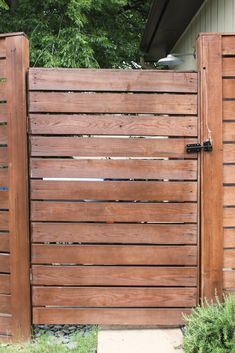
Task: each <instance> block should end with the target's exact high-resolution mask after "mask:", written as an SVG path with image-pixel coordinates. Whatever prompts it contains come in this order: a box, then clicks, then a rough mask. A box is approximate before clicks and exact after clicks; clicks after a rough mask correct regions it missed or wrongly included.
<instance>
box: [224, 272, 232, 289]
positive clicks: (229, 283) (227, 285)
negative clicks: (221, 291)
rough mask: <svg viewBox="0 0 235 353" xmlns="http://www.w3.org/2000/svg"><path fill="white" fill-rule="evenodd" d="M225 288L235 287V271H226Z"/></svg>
mask: <svg viewBox="0 0 235 353" xmlns="http://www.w3.org/2000/svg"><path fill="white" fill-rule="evenodd" d="M224 288H235V271H224Z"/></svg>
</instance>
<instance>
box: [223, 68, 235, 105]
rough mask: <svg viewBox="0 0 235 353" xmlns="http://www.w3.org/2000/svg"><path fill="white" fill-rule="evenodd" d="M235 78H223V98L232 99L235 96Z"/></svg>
mask: <svg viewBox="0 0 235 353" xmlns="http://www.w3.org/2000/svg"><path fill="white" fill-rule="evenodd" d="M234 76H235V67H234ZM234 89H235V80H234V79H230V78H229V79H223V98H224V99H232V98H235V93H234Z"/></svg>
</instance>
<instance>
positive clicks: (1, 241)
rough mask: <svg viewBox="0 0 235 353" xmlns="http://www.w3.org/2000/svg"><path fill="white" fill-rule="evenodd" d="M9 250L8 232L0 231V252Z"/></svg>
mask: <svg viewBox="0 0 235 353" xmlns="http://www.w3.org/2000/svg"><path fill="white" fill-rule="evenodd" d="M9 250H10V249H9V234H8V233H2V232H0V252H9ZM0 291H1V289H0Z"/></svg>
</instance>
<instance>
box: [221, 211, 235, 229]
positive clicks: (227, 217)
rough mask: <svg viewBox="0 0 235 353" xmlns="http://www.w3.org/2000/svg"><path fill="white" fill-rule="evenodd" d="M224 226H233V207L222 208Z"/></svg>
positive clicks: (234, 220) (234, 216)
mask: <svg viewBox="0 0 235 353" xmlns="http://www.w3.org/2000/svg"><path fill="white" fill-rule="evenodd" d="M223 219H224V227H234V226H235V207H231V208H230V207H229V208H224V217H223Z"/></svg>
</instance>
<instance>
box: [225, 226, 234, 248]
mask: <svg viewBox="0 0 235 353" xmlns="http://www.w3.org/2000/svg"><path fill="white" fill-rule="evenodd" d="M224 247H225V248H235V228H231V229H229V228H225V229H224Z"/></svg>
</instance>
